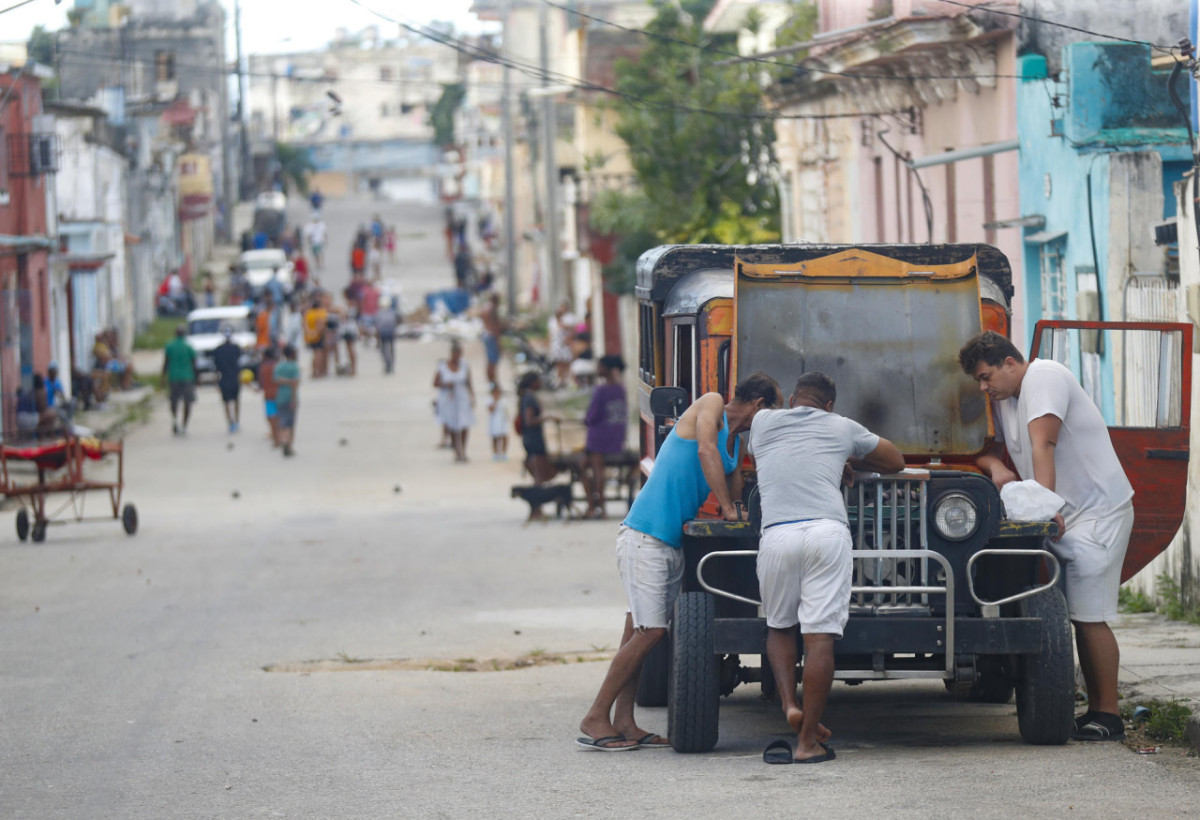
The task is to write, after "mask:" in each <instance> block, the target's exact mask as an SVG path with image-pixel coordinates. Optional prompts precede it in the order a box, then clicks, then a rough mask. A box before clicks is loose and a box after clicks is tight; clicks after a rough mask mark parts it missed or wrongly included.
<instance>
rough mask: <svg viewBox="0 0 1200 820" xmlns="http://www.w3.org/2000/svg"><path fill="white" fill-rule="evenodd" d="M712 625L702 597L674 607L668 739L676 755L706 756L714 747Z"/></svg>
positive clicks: (716, 693)
mask: <svg viewBox="0 0 1200 820" xmlns="http://www.w3.org/2000/svg"><path fill="white" fill-rule="evenodd" d="M715 620H716V603H715V602H714V601H713V596H712V595H710V594H708V593H707V592H685V593H683V594H682V595H680V596H679V599H678V600H677V601H676V602H675V634H674V636H673V638H674V640H673V642H672V644H673V645H672V653H671V656H672V657H671V686H670V689H669V698H670V702H669V703H668V704H667V735H668V737H670V738H671V745H672V746H674V747H675V751H677V752H707V751H710V750H711V749H712V748H713V747H714V746H716V745H717V720H718V717H719V712H720V706H721V703H720V701H721V691H720V675H719V658H718V657H717V655H716V653H715V652H714V651H713V623H714V621H715Z"/></svg>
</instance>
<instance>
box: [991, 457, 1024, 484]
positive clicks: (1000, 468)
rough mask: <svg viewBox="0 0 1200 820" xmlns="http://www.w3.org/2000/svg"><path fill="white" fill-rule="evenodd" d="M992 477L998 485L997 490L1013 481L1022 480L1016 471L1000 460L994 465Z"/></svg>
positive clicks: (993, 481)
mask: <svg viewBox="0 0 1200 820" xmlns="http://www.w3.org/2000/svg"><path fill="white" fill-rule="evenodd" d="M991 479H992V483H993V484H995V485H996V489H997V490H998V489H1000V488H1001V487H1003V486H1004V485H1005V484H1008V483H1009V482H1011V481H1020V478H1018V477H1017V474H1016V473H1014V472H1013V471H1012V470H1010V469H1008V468H1007V467H1005V466H1004V465H1003V464H1001V463H999V462H996V464H994V465H992V469H991Z"/></svg>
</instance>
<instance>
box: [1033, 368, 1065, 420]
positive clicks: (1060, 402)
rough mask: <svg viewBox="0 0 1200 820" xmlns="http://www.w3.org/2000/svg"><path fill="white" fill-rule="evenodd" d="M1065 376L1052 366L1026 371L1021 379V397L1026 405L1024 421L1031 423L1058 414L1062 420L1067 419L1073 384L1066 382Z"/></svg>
mask: <svg viewBox="0 0 1200 820" xmlns="http://www.w3.org/2000/svg"><path fill="white" fill-rule="evenodd" d="M1063 377H1064V374H1063V372H1062V371H1060V370H1058V369H1056V368H1050V367H1037V368H1031V369H1029V370H1028V371H1027V372H1026V373H1025V378H1024V379H1022V381H1021V398H1023V399H1024V402H1023V404H1024V405H1025V407H1024V409H1025V418H1024V419H1022V423H1024V424H1029V422H1031V421H1033V420H1034V419H1040V418H1041V417H1042V416H1056V417H1057V418H1058V419H1059V420H1060V421H1062V420H1063V419H1066V417H1067V409H1068V407H1069V406H1070V403H1071V392H1070V389H1069V388H1070V387H1071V385H1069V384H1064V383H1063ZM1068 378H1069V377H1068Z"/></svg>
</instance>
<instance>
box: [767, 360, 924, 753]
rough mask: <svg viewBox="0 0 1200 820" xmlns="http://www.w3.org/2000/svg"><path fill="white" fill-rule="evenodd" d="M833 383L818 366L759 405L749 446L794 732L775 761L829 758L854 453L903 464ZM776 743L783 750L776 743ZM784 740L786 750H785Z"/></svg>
mask: <svg viewBox="0 0 1200 820" xmlns="http://www.w3.org/2000/svg"><path fill="white" fill-rule="evenodd" d="M836 398H837V388H836V387H835V385H834V383H833V380H832V379H830V378H829V377H828V376H826V375H825V374H823V373H817V372H816V371H812V372H809V373H805V374H804V375H802V376H801V377H800V378H799V380H798V381H797V382H796V387H795V389H794V390H793V391H792V395H791V398H790V399H789V400H788V407H789V408H790V409H787V410H761V411H759V413H758V415H756V416H755V417H754V422H753V424H752V426H751V427H750V450H751V452H752V453H753V455H754V462H755V466H756V469H757V472H758V488H759V493H760V496H761V499H762V537H761V539H760V540H759V547H758V582H759V587H760V589H761V591H762V602H763V614H764V615H765V616H766V619H767V657H768V658H769V659H770V661H771V668H772V669H773V670H774V672H775V680H776V683H777V686H778V689H779V696H780V699H781V700H782V702H783V713H784V715H785V716H786V717H787V721H788V724H789V725H790V726H791V727H792V729H793V730H795V732H796V750H795V753H794V754H793V753H792V751H791V747H790V746H788V745H787V743H786V742H784V741H776V742H775V743H773V744H771V745H770V746H768V747H767V750H766V752H764V754H763V757H764V759H765V760H767V762H769V763H791V762H796V763H822V762H824V761H827V760H833V759H834V757H835V755H834V752H833V749H831V748H829V747H828V746H826V745H825V743H824V741H825V740H826V739H827V738H828V737H829V730H828V729H826V728H825V727H824V726H822V725H821V713H822V712H823V711H824V710H825V701H826V700H827V699H828V697H829V690H830V687H831V686H832V685H833V642H834V641H835V640H837V639H838V638H840V637H842V630H843V629H845V627H846V621H847V619H848V618H849V617H850V579H851V574H852V570H853V561H852V559H851V555H850V551H851V549H852V547H853V545H852V544H851V540H850V526H849V520H848V518H847V516H846V503H845V501H844V500H843V498H842V491H841V485H842V481H843V475H844V474H845V472H846V465H847V462H848V461H849V460H854V461H856V462H861V463H862V464H864V465H866V466H868V467H870V468H871V469H873V470H880V471H882V472H889V473H890V472H897V471H899V470H903V469H904V457H903V456H902V455H901V454H900V451H899V450H897V449H896V446H895V445H894V444H892V443H891V442H890V441H888V440H887V439H884V438H880V437H879V436H877V435H875V434H874V433H872V432H871V431H870V430H868V429H867V428H865V427H863V426H862V425H861V424H859V423H858V422H856V421H851V420H850V419H848V418H844V417H842V416H839V415H837V414H836V413H834V412H833V403H834V400H835V399H836ZM797 625H799V627H800V631H801V633H802V634H803V635H804V708H803V710H801V709H800V707H798V706H797V705H796V626H797ZM775 749H778V750H779V751H775ZM784 749H787V751H786V752H785V751H783V750H784Z"/></svg>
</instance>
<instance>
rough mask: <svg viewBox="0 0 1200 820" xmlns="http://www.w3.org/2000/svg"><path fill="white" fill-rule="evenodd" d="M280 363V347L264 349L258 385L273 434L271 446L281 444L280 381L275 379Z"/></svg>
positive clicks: (268, 424) (272, 346) (268, 425)
mask: <svg viewBox="0 0 1200 820" xmlns="http://www.w3.org/2000/svg"><path fill="white" fill-rule="evenodd" d="M278 363H279V348H277V347H276V346H275V345H271V346H270V347H268V348H267V349H266V350H264V351H263V358H262V363H261V364H260V365H259V366H258V385H259V388H260V389H261V390H262V394H263V411H264V412H265V413H266V415H267V427H268V429H269V430H270V434H271V446H272V447H278V446H279V405H278V404H277V402H278V399H279V382H277V381H275V366H276V365H277V364H278Z"/></svg>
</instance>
